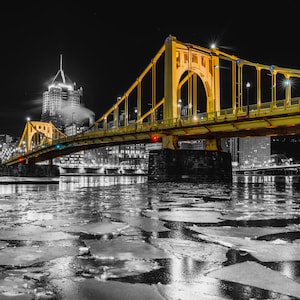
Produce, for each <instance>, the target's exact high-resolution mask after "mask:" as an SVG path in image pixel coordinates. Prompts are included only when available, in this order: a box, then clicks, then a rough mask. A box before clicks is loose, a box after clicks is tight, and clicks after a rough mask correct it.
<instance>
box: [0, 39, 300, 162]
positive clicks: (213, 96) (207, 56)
mask: <svg viewBox="0 0 300 300" xmlns="http://www.w3.org/2000/svg"><path fill="white" fill-rule="evenodd" d="M124 59H125V58H124ZM124 76H126V74H124ZM299 78H300V70H297V69H291V68H284V67H278V66H275V65H271V66H270V65H264V64H261V63H253V62H250V61H248V60H244V59H241V58H238V57H236V56H234V55H230V54H227V53H225V52H222V51H220V50H219V49H217V48H210V49H208V48H204V47H200V46H197V45H193V44H190V43H184V42H180V41H178V40H177V39H176V38H175V37H173V36H169V37H167V39H166V40H165V43H164V45H163V46H162V47H161V49H160V50H159V51H158V53H157V54H156V55H155V56H154V58H153V59H152V60H151V62H150V64H149V65H148V66H147V67H146V68H145V70H144V71H143V72H142V73H141V74H140V76H138V77H137V79H136V80H135V82H134V83H133V84H132V85H131V86H130V87H129V89H128V90H127V91H126V92H125V93H124V94H123V96H122V97H119V98H118V99H117V101H114V103H113V105H112V107H111V108H110V109H109V110H108V111H107V112H105V113H104V114H103V115H102V117H100V118H99V119H98V120H97V121H96V122H95V123H94V124H92V125H91V126H90V127H89V128H88V129H87V130H86V131H84V132H81V133H78V134H76V135H73V136H66V135H64V133H62V132H60V131H59V130H57V129H56V128H55V127H54V126H53V124H51V123H44V122H34V121H30V122H28V123H27V124H26V126H25V129H24V133H23V135H22V138H21V140H20V144H19V152H18V154H17V155H15V156H14V157H12V158H10V159H8V160H6V161H4V162H2V164H5V165H14V164H18V163H24V162H25V163H27V164H32V163H37V162H41V161H47V160H49V162H50V163H51V162H52V159H53V158H55V157H59V156H63V155H67V154H70V153H73V152H78V151H81V150H88V149H93V148H98V147H103V146H113V145H120V144H134V143H151V142H153V141H154V140H155V141H160V142H161V143H162V148H163V149H172V150H176V149H178V142H179V141H182V140H193V139H194V140H195V139H206V149H207V150H213V151H220V150H221V149H220V140H221V139H223V138H228V137H247V136H264V135H286V134H297V133H300V97H299V96H300V95H296V94H295V93H296V89H292V86H294V85H295V84H297V82H298V83H299Z"/></svg>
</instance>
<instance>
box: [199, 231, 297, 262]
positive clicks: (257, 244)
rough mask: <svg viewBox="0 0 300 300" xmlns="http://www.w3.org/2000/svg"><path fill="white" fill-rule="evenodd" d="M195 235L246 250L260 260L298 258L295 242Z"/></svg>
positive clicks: (293, 259)
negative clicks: (277, 242)
mask: <svg viewBox="0 0 300 300" xmlns="http://www.w3.org/2000/svg"><path fill="white" fill-rule="evenodd" d="M197 237H198V238H200V239H203V240H205V241H208V242H211V243H216V244H220V245H223V246H225V247H228V248H233V249H238V250H241V251H246V252H248V253H250V254H251V255H252V256H254V257H255V258H257V259H258V260H260V261H262V262H276V261H298V260H300V245H299V244H296V243H286V244H275V243H272V242H269V241H258V240H251V239H249V238H245V239H244V238H239V237H226V236H218V235H206V234H198V235H197Z"/></svg>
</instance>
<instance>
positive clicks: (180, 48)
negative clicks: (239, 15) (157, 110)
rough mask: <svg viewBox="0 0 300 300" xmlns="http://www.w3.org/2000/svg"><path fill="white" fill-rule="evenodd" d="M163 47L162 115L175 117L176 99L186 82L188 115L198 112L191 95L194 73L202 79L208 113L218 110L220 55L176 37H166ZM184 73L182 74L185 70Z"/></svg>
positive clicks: (194, 89)
mask: <svg viewBox="0 0 300 300" xmlns="http://www.w3.org/2000/svg"><path fill="white" fill-rule="evenodd" d="M165 44H166V50H165V105H164V118H165V119H173V120H174V119H176V118H177V116H178V100H179V96H180V88H181V87H182V85H183V84H185V83H186V82H187V84H188V91H189V96H188V98H189V99H188V106H189V107H190V109H189V114H188V115H189V116H191V115H195V114H197V105H196V102H195V99H193V95H195V94H196V88H197V86H195V84H193V81H194V82H195V76H198V77H199V78H200V80H201V81H202V83H203V86H204V89H205V93H206V99H207V100H206V101H207V105H206V106H207V113H208V114H210V113H214V112H216V111H219V110H220V92H219V87H220V82H219V81H220V68H219V57H218V56H217V55H214V54H213V53H211V52H208V51H207V50H208V49H204V48H203V49H196V48H194V47H191V46H190V45H189V44H184V43H181V42H177V41H176V38H175V37H172V36H170V37H168V38H167V39H166V43H165ZM185 73H186V74H187V75H186V76H183V75H184V74H185Z"/></svg>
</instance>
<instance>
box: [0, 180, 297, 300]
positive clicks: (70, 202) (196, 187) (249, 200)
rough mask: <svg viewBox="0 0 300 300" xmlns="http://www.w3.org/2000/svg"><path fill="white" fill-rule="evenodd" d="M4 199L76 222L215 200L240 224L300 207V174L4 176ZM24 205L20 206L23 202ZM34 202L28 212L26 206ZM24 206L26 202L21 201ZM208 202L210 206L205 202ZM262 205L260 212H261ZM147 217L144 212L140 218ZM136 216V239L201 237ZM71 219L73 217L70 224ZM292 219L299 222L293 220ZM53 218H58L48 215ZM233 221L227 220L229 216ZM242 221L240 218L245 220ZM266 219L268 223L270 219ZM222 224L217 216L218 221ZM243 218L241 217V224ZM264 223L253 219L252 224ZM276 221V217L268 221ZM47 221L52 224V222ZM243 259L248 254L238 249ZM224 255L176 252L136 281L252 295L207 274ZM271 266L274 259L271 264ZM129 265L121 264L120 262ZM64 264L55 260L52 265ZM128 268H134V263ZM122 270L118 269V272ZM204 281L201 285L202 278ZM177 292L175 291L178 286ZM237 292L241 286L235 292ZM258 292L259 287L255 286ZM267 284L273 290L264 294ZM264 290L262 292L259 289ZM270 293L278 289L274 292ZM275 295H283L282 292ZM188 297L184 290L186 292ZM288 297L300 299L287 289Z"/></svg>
mask: <svg viewBox="0 0 300 300" xmlns="http://www.w3.org/2000/svg"><path fill="white" fill-rule="evenodd" d="M0 195H1V197H0V199H1V203H2V202H3V203H4V202H5V201H6V200H8V201H14V203H15V204H16V206H15V215H14V221H15V222H17V219H18V212H19V211H20V216H19V220H20V221H22V222H24V223H26V222H27V223H35V224H43V225H45V224H47V221H51V219H53V220H54V222H55V224H56V225H55V224H54V225H52V226H57V224H59V222H62V224H63V225H65V224H67V223H70V224H71V223H72V222H77V221H80V222H89V221H95V220H99V219H101V218H103V217H111V216H112V215H114V216H119V215H120V216H126V217H129V216H130V217H135V216H136V217H140V215H141V212H143V213H144V214H148V216H150V215H151V217H153V218H154V219H158V213H159V212H160V211H164V210H168V209H170V208H171V207H175V208H176V207H177V208H179V207H180V208H182V207H186V208H191V206H192V205H195V206H194V207H195V209H196V208H197V209H200V208H199V206H198V207H197V204H199V203H200V204H203V199H204V200H205V204H207V207H206V209H207V211H210V210H211V211H229V212H230V211H232V212H234V214H232V216H230V217H231V219H229V224H231V225H232V224H234V222H235V219H234V218H236V219H238V218H240V217H241V216H242V217H248V216H252V214H255V215H257V218H259V217H261V218H265V220H266V221H268V213H270V212H271V213H272V214H273V215H275V216H277V217H278V216H284V215H285V214H289V215H292V214H295V216H298V213H299V202H300V197H299V196H300V181H299V177H296V176H262V175H255V176H250V175H249V176H234V178H233V183H232V184H231V185H228V184H226V185H223V184H220V183H195V182H194V183H188V182H184V183H180V182H173V183H151V184H150V183H148V182H147V177H146V176H101V175H99V176H95V175H92V176H61V177H60V181H59V183H58V184H2V185H1V184H0ZM18 205H19V206H20V208H19V207H18ZM24 205H27V206H26V213H24V212H23V211H22V207H24ZM21 206H22V207H21ZM201 208H202V209H203V207H201ZM260 213H262V215H261V216H260V215H259V214H260ZM141 220H142V219H140V222H142V221H141ZM138 222H139V220H138V221H137V223H136V225H137V226H136V227H137V228H136V229H135V230H132V231H128V232H127V235H128V236H129V237H130V238H132V239H133V240H134V239H142V240H145V241H147V239H149V238H158V237H172V238H177V239H185V240H193V239H194V238H193V236H192V235H191V234H190V233H187V231H186V230H185V224H184V223H181V222H167V226H168V228H170V229H171V231H170V232H164V233H161V232H150V233H149V232H148V233H146V232H145V231H143V230H140V229H138V228H142V226H139V223H138ZM64 223H65V224H64ZM291 223H292V222H291ZM48 224H50V222H49V223H48ZM226 224H227V223H226ZM240 224H241V223H239V225H240ZM266 224H267V223H266ZM266 224H265V225H263V226H266ZM213 225H215V224H213ZM235 225H236V224H235ZM255 225H257V226H261V225H259V224H256V223H255V219H254V221H253V222H252V223H251V226H255ZM267 225H269V224H267ZM45 226H46V225H45ZM237 257H238V258H237V261H235V262H238V260H239V259H240V257H239V256H237ZM70 260H71V259H70V257H67V258H66V259H65V260H64V259H61V261H60V264H61V263H62V262H64V270H65V272H66V273H68V274H69V275H70V273H72V272H71V271H70V270H67V266H68V265H69V264H70V263H71V262H70ZM223 263H224V262H223V261H222V256H221V254H220V257H216V263H215V264H211V263H210V264H208V263H207V262H199V261H196V260H195V259H192V258H190V257H184V258H182V257H177V256H175V257H172V258H171V259H170V260H169V261H168V263H167V264H166V265H164V266H163V268H162V269H161V270H158V271H156V272H155V275H152V276H154V278H151V279H150V277H149V274H144V275H143V274H141V275H139V276H137V277H134V276H133V277H132V278H131V279H130V280H129V281H132V282H153V283H157V282H162V283H164V284H170V285H172V284H175V285H177V286H178V287H182V289H184V286H190V291H189V292H190V293H191V294H193V293H195V294H196V293H197V291H198V290H199V287H200V286H201V291H202V292H204V291H209V293H210V294H212V295H215V296H216V297H217V296H225V297H228V298H226V299H247V298H246V295H247V293H248V295H249V288H247V287H244V288H237V286H233V287H232V286H231V287H230V288H231V289H232V290H233V292H232V291H231V292H230V291H229V290H230V288H228V286H226V284H224V282H218V281H217V280H214V279H212V278H209V279H205V278H204V276H203V274H204V272H207V271H208V270H209V269H210V268H216V267H217V268H220V267H221V266H222V264H223ZM269 265H270V266H271V264H269ZM116 269H117V267H116V266H114V268H112V267H111V270H112V272H116V274H117V275H118V276H120V277H122V276H121V275H122V272H125V271H120V270H117V271H116ZM120 269H121V268H120ZM272 269H273V270H278V271H279V272H281V273H282V274H284V275H286V276H288V277H289V278H292V279H294V280H296V281H299V276H300V274H299V273H300V271H299V267H298V266H297V264H294V263H293V262H289V263H280V264H274V265H272ZM56 270H57V272H58V270H59V265H57V269H55V267H53V266H52V272H56ZM126 271H127V270H126ZM117 275H116V276H117ZM195 282H196V283H197V284H196V285H194V283H195ZM173 293H174V294H175V292H173ZM232 293H237V295H233V294H232ZM251 293H253V292H251ZM266 294H267V292H265V294H264V297H265V296H266ZM252 296H253V297H256V299H264V298H262V297H261V298H260V296H259V292H257V291H256V292H255V291H254V294H253V295H252ZM268 296H270V295H268ZM274 297H275V296H274ZM183 299H184V298H183ZM285 299H292V298H288V297H286V298H285Z"/></svg>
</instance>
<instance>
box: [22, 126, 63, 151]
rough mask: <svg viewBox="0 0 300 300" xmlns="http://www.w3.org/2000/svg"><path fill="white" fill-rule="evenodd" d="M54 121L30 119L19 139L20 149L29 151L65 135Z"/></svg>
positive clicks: (49, 143)
mask: <svg viewBox="0 0 300 300" xmlns="http://www.w3.org/2000/svg"><path fill="white" fill-rule="evenodd" d="M65 136H66V135H65V134H64V133H63V132H61V131H60V130H58V129H57V128H56V127H55V126H54V124H53V123H52V122H49V123H48V122H39V121H28V122H27V123H26V125H25V129H24V131H23V134H22V137H21V139H20V141H19V145H18V149H19V151H25V152H29V151H31V150H32V149H33V148H35V147H36V146H41V145H45V144H48V145H51V144H52V143H53V140H55V139H59V138H62V137H65Z"/></svg>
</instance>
